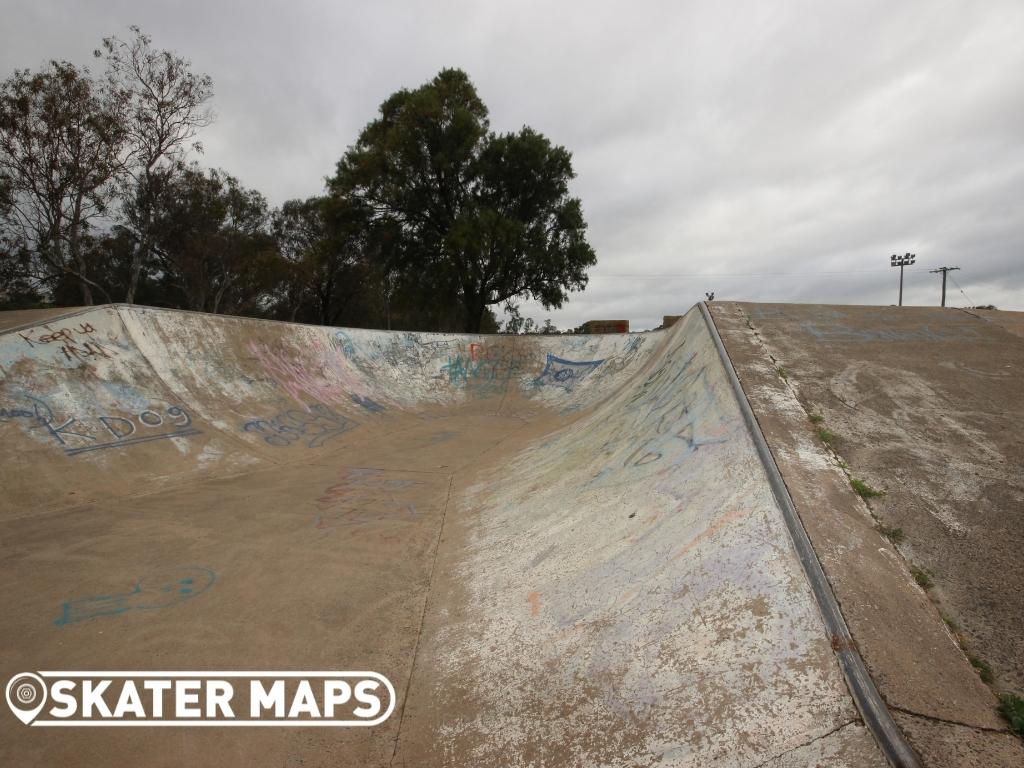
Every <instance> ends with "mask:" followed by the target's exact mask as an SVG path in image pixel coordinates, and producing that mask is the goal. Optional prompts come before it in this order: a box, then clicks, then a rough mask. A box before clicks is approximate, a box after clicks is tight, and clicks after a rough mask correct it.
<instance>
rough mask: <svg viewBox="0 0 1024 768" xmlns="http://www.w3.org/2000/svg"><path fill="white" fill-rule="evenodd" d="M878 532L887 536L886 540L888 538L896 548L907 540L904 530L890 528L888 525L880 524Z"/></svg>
mask: <svg viewBox="0 0 1024 768" xmlns="http://www.w3.org/2000/svg"><path fill="white" fill-rule="evenodd" d="M878 532H879V533H880V534H882V535H883V536H885V538H887V539H888V540H889V541H891V542H892V543H893V544H895V545H896V546H899V545H900V544H902V543H903V542H904V541H906V540H907V537H906V536H905V535H904V533H903V529H902V528H890V527H889V526H887V525H882V524H879V526H878Z"/></svg>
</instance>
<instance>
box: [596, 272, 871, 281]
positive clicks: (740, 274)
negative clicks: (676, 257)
mask: <svg viewBox="0 0 1024 768" xmlns="http://www.w3.org/2000/svg"><path fill="white" fill-rule="evenodd" d="M885 273H886V270H884V269H848V270H844V271H841V272H672V273H648V274H638V273H607V272H606V273H603V274H597V275H590V278H591V279H594V278H603V277H607V278H614V279H616V280H619V279H637V280H664V279H672V278H677V277H679V278H698V277H805V278H811V277H828V276H829V275H878V274H885Z"/></svg>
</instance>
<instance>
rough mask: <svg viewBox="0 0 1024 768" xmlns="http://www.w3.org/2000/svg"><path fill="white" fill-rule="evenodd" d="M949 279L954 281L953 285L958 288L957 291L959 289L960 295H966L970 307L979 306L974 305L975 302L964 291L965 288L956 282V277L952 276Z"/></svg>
mask: <svg viewBox="0 0 1024 768" xmlns="http://www.w3.org/2000/svg"><path fill="white" fill-rule="evenodd" d="M949 279H950V280H952V281H953V285H955V286H956V287H957V289H959V291H960V293H962V294H963V295H964V298H965V299H967V303H968V304H969V305H970V306H972V307H976V306H978V305H977V304H975V303H974V301H973V300H972V299H971V297H970V296H968V295H967V291H965V290H964V289H963V288H961V287H960V283H958V282H957V281H956V278H955V277H953V276H952V275H950V276H949Z"/></svg>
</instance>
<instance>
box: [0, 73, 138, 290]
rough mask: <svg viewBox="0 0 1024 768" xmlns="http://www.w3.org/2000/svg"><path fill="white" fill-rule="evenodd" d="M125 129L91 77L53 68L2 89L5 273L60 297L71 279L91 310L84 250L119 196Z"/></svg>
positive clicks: (91, 283) (0, 217)
mask: <svg viewBox="0 0 1024 768" xmlns="http://www.w3.org/2000/svg"><path fill="white" fill-rule="evenodd" d="M124 138H125V134H124V130H123V128H122V126H121V124H120V122H119V121H118V119H117V115H116V113H115V110H114V109H113V108H112V105H111V104H110V102H109V100H106V99H104V98H103V97H102V96H101V94H99V93H98V92H97V89H96V88H95V87H94V84H93V82H92V80H91V78H90V77H89V72H88V70H80V69H78V68H76V67H75V66H74V65H72V64H69V63H68V62H65V61H51V62H50V63H49V65H48V66H47V67H46V68H45V69H43V70H41V71H39V72H30V71H28V70H18V71H16V72H15V73H14V74H13V75H12V76H11V77H9V78H8V79H7V80H5V81H4V82H3V83H0V191H2V196H3V198H4V199H3V201H2V202H3V205H0V240H2V241H3V253H2V254H0V255H2V256H3V259H4V262H5V269H7V270H13V271H14V272H15V273H16V275H17V276H18V277H19V279H21V280H23V281H25V283H26V285H31V286H33V287H35V288H39V289H42V290H44V291H49V290H52V288H53V287H54V285H56V283H57V282H58V281H61V280H65V279H66V278H68V277H71V278H72V279H73V280H74V281H75V282H76V283H77V285H78V288H79V298H78V301H81V302H82V303H84V304H92V303H93V295H94V291H96V290H98V291H99V292H100V293H104V290H103V288H102V286H101V285H99V284H98V283H97V282H96V281H95V280H94V279H93V278H92V277H91V276H90V269H89V263H88V260H87V258H86V248H85V247H84V244H85V240H86V236H87V232H88V230H89V228H90V226H91V224H92V223H93V221H94V220H96V219H98V218H100V217H102V216H103V215H104V214H105V213H106V212H107V208H108V205H109V204H110V202H111V199H112V196H113V184H112V182H113V179H114V177H115V173H116V171H117V167H118V163H117V157H118V152H119V150H120V148H121V146H122V144H123V142H124Z"/></svg>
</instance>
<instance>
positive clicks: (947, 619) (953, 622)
mask: <svg viewBox="0 0 1024 768" xmlns="http://www.w3.org/2000/svg"><path fill="white" fill-rule="evenodd" d="M939 615H940V616H942V620H943V621H944V622H946V626H947V627H949V628H950V629H951V630H953V631H954V632H959V631H960V625H959V624H957V623H956V619H953V618H951V617H950V616H947V615H946V614H944V613H940V614H939Z"/></svg>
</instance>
